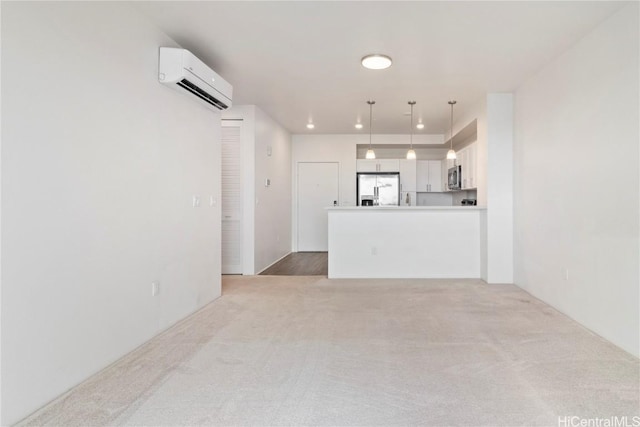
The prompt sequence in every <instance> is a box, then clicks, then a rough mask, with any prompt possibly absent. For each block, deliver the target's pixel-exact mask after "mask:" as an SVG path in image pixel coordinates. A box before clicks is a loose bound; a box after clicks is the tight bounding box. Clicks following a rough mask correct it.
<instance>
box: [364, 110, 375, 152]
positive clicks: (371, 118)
mask: <svg viewBox="0 0 640 427" xmlns="http://www.w3.org/2000/svg"><path fill="white" fill-rule="evenodd" d="M375 103H376V101H367V104H369V149H368V150H367V154H366V156H364V157H365V159H369V160H373V159H375V158H376V153H375V152H374V151H373V148H371V126H372V123H373V104H375Z"/></svg>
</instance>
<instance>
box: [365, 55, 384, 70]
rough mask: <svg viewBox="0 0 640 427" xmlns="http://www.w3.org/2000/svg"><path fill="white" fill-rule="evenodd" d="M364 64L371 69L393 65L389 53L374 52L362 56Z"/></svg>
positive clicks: (380, 68) (381, 68)
mask: <svg viewBox="0 0 640 427" xmlns="http://www.w3.org/2000/svg"><path fill="white" fill-rule="evenodd" d="M362 66H363V67H364V68H368V69H370V70H384V69H385V68H389V67H391V58H390V57H388V56H387V55H381V54H379V53H373V54H371V55H367V56H364V57H362Z"/></svg>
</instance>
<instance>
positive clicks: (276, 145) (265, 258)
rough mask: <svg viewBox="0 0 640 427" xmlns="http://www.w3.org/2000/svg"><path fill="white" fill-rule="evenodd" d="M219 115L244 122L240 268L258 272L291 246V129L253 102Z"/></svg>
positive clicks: (244, 272)
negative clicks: (268, 150)
mask: <svg viewBox="0 0 640 427" xmlns="http://www.w3.org/2000/svg"><path fill="white" fill-rule="evenodd" d="M222 117H223V118H224V119H231V120H242V122H243V124H242V149H241V156H242V159H241V162H242V171H243V172H242V175H243V177H242V178H243V183H242V192H243V196H242V199H243V260H242V262H243V274H245V275H253V274H258V273H260V272H261V271H262V270H264V269H265V268H267V267H268V266H269V265H271V264H273V263H274V262H276V261H278V260H279V259H280V258H282V257H284V256H286V255H287V254H288V253H290V252H291V194H292V193H291V150H292V148H291V145H292V144H291V135H290V134H289V132H288V131H287V130H286V129H285V128H284V127H282V125H280V124H279V123H278V122H276V121H275V120H273V119H272V118H271V117H270V116H269V115H267V114H266V113H265V112H264V111H262V110H261V109H260V108H259V107H257V106H255V105H238V106H234V107H233V108H230V109H229V110H227V111H225V112H224V113H223V114H222ZM267 147H271V155H269V154H268V152H267ZM267 178H268V179H270V181H271V185H270V186H269V187H266V186H265V180H266V179H267Z"/></svg>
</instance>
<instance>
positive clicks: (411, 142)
mask: <svg viewBox="0 0 640 427" xmlns="http://www.w3.org/2000/svg"><path fill="white" fill-rule="evenodd" d="M409 105H411V130H410V133H409V143H410V144H411V148H410V149H411V150H413V106H414V105H416V101H409Z"/></svg>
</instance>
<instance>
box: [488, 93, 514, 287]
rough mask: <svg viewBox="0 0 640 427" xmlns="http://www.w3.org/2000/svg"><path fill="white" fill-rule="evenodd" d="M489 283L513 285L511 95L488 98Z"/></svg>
mask: <svg viewBox="0 0 640 427" xmlns="http://www.w3.org/2000/svg"><path fill="white" fill-rule="evenodd" d="M486 188H487V219H486V220H487V230H486V239H487V247H486V257H487V271H486V275H487V276H486V278H485V280H486V281H487V282H488V283H513V95H512V94H511V93H490V94H488V95H487V187H486Z"/></svg>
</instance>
